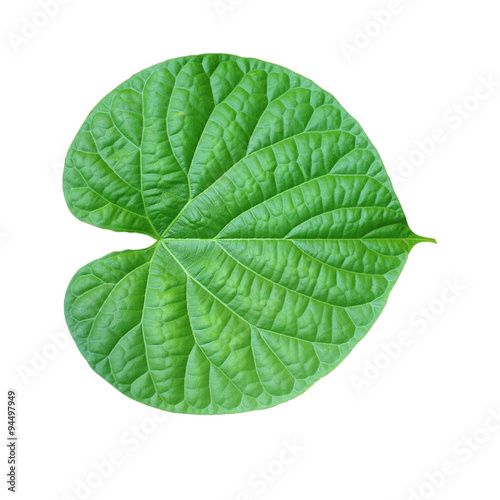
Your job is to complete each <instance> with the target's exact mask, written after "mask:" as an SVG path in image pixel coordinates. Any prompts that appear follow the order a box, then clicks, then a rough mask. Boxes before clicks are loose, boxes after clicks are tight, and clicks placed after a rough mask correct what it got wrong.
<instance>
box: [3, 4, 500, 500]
mask: <svg viewBox="0 0 500 500" xmlns="http://www.w3.org/2000/svg"><path fill="white" fill-rule="evenodd" d="M57 1H58V0H57ZM62 3H63V2H62V0H61V1H60V2H59V3H58V4H57V5H59V7H58V12H56V13H55V14H54V15H53V17H51V18H50V19H49V20H48V21H47V22H46V24H45V25H44V26H42V27H40V28H35V30H34V32H33V30H32V32H30V33H28V34H29V35H30V37H31V38H27V37H25V38H24V40H23V39H22V38H21V37H23V36H24V35H23V26H25V25H26V22H27V21H26V19H27V20H28V21H30V20H32V19H33V18H35V19H36V20H37V22H38V23H39V24H40V22H41V23H42V24H43V21H44V19H43V17H44V16H43V14H42V15H41V17H40V14H39V13H40V12H43V11H41V7H40V4H39V2H38V0H16V1H14V0H5V1H4V2H2V6H1V7H0V19H1V37H2V43H1V47H0V50H1V54H2V78H1V79H0V90H1V92H0V100H1V113H0V117H1V127H2V128H1V134H0V137H1V141H2V155H1V181H0V190H1V192H0V204H1V211H0V213H1V216H0V217H1V220H0V234H1V237H0V239H1V243H0V259H1V264H2V265H1V277H0V280H1V296H0V303H1V308H2V313H1V333H2V358H3V359H2V370H3V375H4V376H3V379H2V387H3V389H4V390H3V391H2V394H3V396H2V397H3V398H4V404H3V406H4V408H5V407H6V393H5V391H6V390H7V388H10V387H14V388H16V389H17V391H18V433H19V436H20V439H19V460H20V463H19V477H18V481H19V484H18V498H21V499H26V500H28V499H29V500H31V499H34V498H36V499H42V500H45V499H47V500H48V499H61V500H62V499H66V500H68V499H70V498H72V499H76V498H84V497H86V498H91V499H94V498H95V499H115V498H116V499H118V498H120V499H123V498H125V499H128V498H152V499H167V498H175V499H176V500H184V499H189V500H191V499H196V498H203V499H207V500H236V499H239V500H246V499H249V498H251V499H261V500H266V499H273V500H281V499H283V500H284V499H286V500H299V499H300V500H302V499H304V498H317V499H332V500H333V499H337V498H339V499H342V500H365V499H370V500H393V499H394V500H398V499H400V500H405V499H409V498H412V500H418V499H419V498H426V499H428V498H436V499H442V500H448V499H449V500H469V499H471V498H480V499H481V500H490V499H491V500H493V499H495V500H498V498H500V483H499V481H498V470H499V465H500V426H499V425H498V424H497V425H496V426H494V425H493V423H492V422H493V420H492V418H490V419H489V420H488V418H489V417H488V415H489V414H494V413H495V412H496V414H497V415H498V413H499V411H500V393H499V381H500V363H499V352H500V338H499V327H498V317H499V316H498V314H499V303H498V300H499V294H498V281H499V279H500V273H499V265H498V251H499V247H498V242H499V241H498V233H499V228H498V197H499V195H498V191H499V188H500V186H499V181H500V175H499V160H498V159H499V154H498V147H499V146H498V144H499V139H500V137H499V132H500V126H499V116H500V97H499V94H500V86H499V82H500V67H499V65H500V58H499V48H500V45H499V44H500V30H499V29H498V19H499V14H500V6H499V5H498V3H497V2H494V1H493V0H474V1H472V0H470V1H461V2H457V1H456V0H441V1H439V2H435V1H431V0H413V1H410V0H401V1H400V2H399V6H398V1H397V0H393V1H390V0H358V1H355V2H353V1H352V0H336V1H330V0H321V1H320V0H308V1H298V0H239V1H238V0H221V1H220V2H219V4H218V5H219V6H218V8H216V6H214V3H213V1H212V0H197V1H186V0H184V1H180V0H179V1H177V2H172V1H166V0H141V1H140V2H139V1H131V0H106V1H103V0H85V1H84V0H65V2H64V3H65V4H64V5H62ZM389 8H391V10H392V12H393V13H392V14H390V15H389V17H388V15H387V12H384V13H382V15H378V16H377V15H376V14H377V13H380V11H387V10H388V9H389ZM37 16H38V17H37ZM375 17H376V18H377V19H378V20H375ZM23 18H26V19H23ZM381 24H384V25H385V26H381ZM26 30H27V28H24V33H25V34H26ZM366 31H368V32H369V35H368V36H366V35H365V36H363V35H362V33H363V32H366ZM205 52H226V53H233V54H237V55H241V56H251V57H256V58H260V59H264V60H267V61H271V62H274V63H277V64H280V65H283V66H286V67H288V68H290V69H292V70H294V71H296V72H298V73H300V74H303V75H305V76H307V77H309V78H311V79H312V80H313V81H315V82H316V83H317V84H319V85H320V86H321V87H323V88H325V89H327V90H328V91H330V92H331V93H332V94H334V95H335V96H336V97H337V98H338V99H339V101H340V102H341V103H342V104H343V105H344V106H345V108H346V109H347V110H348V111H349V112H350V113H351V114H352V115H353V116H354V117H355V118H356V119H357V120H359V122H360V123H361V125H362V126H363V128H364V129H365V131H366V132H367V134H368V136H369V137H370V138H371V140H372V141H373V143H374V144H375V146H376V147H377V148H378V149H379V151H380V153H381V155H382V158H383V159H384V161H385V164H386V167H387V169H388V171H389V173H390V175H391V177H392V178H393V180H394V182H395V189H396V192H397V194H398V196H399V198H400V200H401V203H402V205H403V207H404V209H405V212H406V214H407V217H408V220H409V223H410V225H411V227H412V229H413V230H414V231H415V232H417V233H419V234H423V235H425V236H431V237H435V238H436V239H437V240H438V243H439V244H438V245H431V244H422V245H419V246H418V247H417V248H415V249H414V250H413V251H412V253H411V255H410V258H409V261H408V264H407V266H406V267H405V269H404V271H403V273H402V276H401V278H400V280H399V282H398V284H397V285H396V287H395V289H394V291H393V293H392V295H391V297H390V299H389V302H388V305H387V307H386V309H385V310H384V313H383V314H382V316H381V317H380V319H379V321H378V322H377V323H376V325H375V326H374V327H373V328H372V330H371V331H370V333H369V334H368V335H367V337H366V338H365V339H364V340H363V341H362V342H361V343H360V344H359V346H358V347H357V348H356V349H355V350H354V352H353V353H352V354H351V355H350V356H349V357H348V358H347V359H346V360H345V361H344V362H343V363H342V364H341V366H340V367H339V368H337V369H336V370H335V371H334V372H333V373H332V374H330V375H329V376H327V377H326V378H324V379H322V380H321V381H320V382H318V383H317V384H316V385H315V386H314V387H313V388H311V389H310V390H309V391H308V392H306V393H305V394H304V395H303V396H300V397H298V398H296V399H294V400H292V401H290V402H288V403H285V404H282V405H280V406H278V407H276V408H273V409H270V410H265V411H258V412H251V413H247V414H240V415H232V416H215V417H200V416H186V415H175V414H167V413H155V412H154V411H152V409H150V408H149V407H146V406H143V405H141V404H139V403H137V402H134V401H132V400H130V399H128V398H126V397H124V396H123V395H122V394H121V393H119V392H118V391H117V390H115V389H114V388H112V387H111V386H110V385H109V384H107V383H106V382H104V381H103V380H102V379H100V378H99V377H98V376H97V375H96V374H95V373H94V372H93V371H92V370H91V369H90V368H89V367H88V365H87V363H86V362H85V360H84V359H83V357H82V356H81V355H80V353H79V352H78V350H77V348H76V346H75V345H74V343H73V341H72V340H70V339H68V337H67V333H65V332H66V329H65V323H64V317H63V298H64V293H65V288H66V286H67V284H68V282H69V280H70V278H71V277H72V275H73V273H74V272H76V270H77V269H78V268H80V267H81V266H82V265H84V264H86V263H87V262H89V261H91V260H93V259H95V258H98V257H100V256H102V255H105V254H106V253H108V252H111V251H114V250H121V249H125V248H141V247H144V246H146V245H148V244H149V240H148V238H147V237H146V236H140V235H131V234H124V233H113V232H110V231H105V230H102V229H98V228H95V227H91V226H89V225H86V224H83V223H81V222H79V221H78V220H77V219H75V218H74V217H73V216H72V215H71V214H70V212H69V211H68V209H67V207H66V205H65V202H64V199H63V194H62V189H61V174H62V164H63V162H64V157H65V153H66V150H67V148H68V147H69V145H70V143H71V141H72V139H73V137H74V135H75V134H76V132H77V131H78V129H79V127H80V125H81V123H82V122H83V120H84V119H85V117H86V116H87V114H88V112H89V111H90V110H91V109H92V108H93V106H94V105H95V104H96V103H97V102H98V101H99V100H100V99H101V98H102V97H103V96H104V95H105V94H107V93H108V92H109V91H111V90H112V89H113V88H114V87H115V86H117V85H118V84H120V83H121V82H122V81H124V80H125V79H127V78H128V77H130V76H131V75H132V74H134V73H136V72H137V71H139V70H142V69H144V68H146V67H148V66H150V65H152V64H155V63H157V62H160V61H163V60H165V59H170V58H173V57H178V56H183V55H188V54H198V53H205ZM488 79H489V80H490V81H492V82H493V84H490V86H491V87H492V88H491V89H490V90H489V91H487V90H486V88H485V87H484V85H483V86H481V85H482V84H481V83H480V82H481V81H484V80H488ZM495 82H497V83H496V84H495ZM478 86H479V87H478ZM476 92H478V95H480V97H481V100H478V99H477V98H476V97H474V94H475V93H476ZM464 103H465V108H464V107H463V106H464ZM460 113H462V114H460ZM435 129H440V130H441V132H439V131H438V132H435ZM433 136H436V137H439V138H440V139H439V142H440V143H439V144H437V145H436V144H434V146H433V145H432V144H430V143H429V140H432V137H433ZM416 141H421V142H422V141H423V142H424V143H425V144H426V145H427V153H426V154H425V155H424V156H423V154H422V153H420V154H419V153H418V152H415V151H418V147H417V145H416ZM403 158H406V159H407V160H408V159H410V160H409V161H410V162H411V163H410V165H409V166H408V165H406V166H405V167H403V166H402V164H403V160H402V159H403ZM404 332H406V333H407V335H406V337H405V338H406V339H410V340H407V342H406V345H405V346H404V347H401V348H396V346H395V345H394V342H398V339H400V337H401V335H402V334H404ZM54 339H56V342H55V341H54ZM391 343H392V344H391ZM387 344H390V345H391V346H392V350H393V359H391V358H389V357H388V356H387V355H386V354H384V352H385V351H384V345H386V348H387ZM368 367H370V368H368ZM367 377H368V378H369V380H368V378H367ZM4 415H5V411H4V413H3V414H2V417H1V422H2V426H5V427H6V417H5V416H4ZM165 417H167V418H165ZM499 418H500V417H499ZM153 419H156V420H153ZM159 419H161V420H162V422H161V423H158V422H157V420H159ZM485 425H487V427H488V429H489V430H485V427H484V426H485ZM5 427H4V429H5ZM136 427H137V428H139V429H142V430H140V437H133V433H134V432H135V430H136ZM4 433H5V430H2V435H4ZM467 436H470V439H471V440H472V441H470V442H467V441H466V440H467V439H468V438H467ZM284 443H288V446H291V447H295V448H296V453H295V455H293V454H291V453H289V452H288V453H285V452H284V451H283V450H285V449H286V445H285V444H284ZM478 443H480V444H478ZM2 449H4V451H3V452H2V454H1V455H2V456H0V459H1V460H2V463H3V464H5V463H6V457H4V456H3V455H6V451H7V450H6V448H5V447H4V446H2ZM110 456H111V458H114V459H117V460H114V461H115V465H114V466H113V470H112V471H110V470H108V469H109V467H107V468H106V467H105V469H106V470H101V472H100V473H98V472H96V469H95V467H96V464H99V463H102V462H105V461H109V460H110ZM283 459H285V461H286V462H287V463H283ZM445 462H448V463H447V465H445V468H447V471H448V472H450V470H452V471H453V472H452V473H449V474H448V475H446V476H443V475H442V474H440V473H436V471H438V470H440V469H442V467H443V463H445ZM98 467H99V466H98ZM2 471H5V472H6V465H5V466H4V465H3V466H2ZM266 471H267V472H266ZM104 475H106V476H107V477H103V476H104ZM259 475H260V476H261V478H262V479H260V480H257V478H258V477H259ZM264 475H265V477H267V479H265V478H264ZM430 476H433V478H434V479H433V481H434V483H435V484H439V487H437V486H435V485H434V486H433V485H432V483H431V482H430V479H428V478H429V477H430ZM2 477H4V478H5V476H4V472H3V473H2ZM86 482H90V484H91V486H90V489H88V488H87V487H84V486H82V484H83V483H86ZM78 485H80V486H79V487H78ZM6 486H7V485H6V484H5V483H4V480H2V485H1V488H2V490H4V491H5V490H6ZM412 490H415V492H416V493H415V494H413V493H411V491H412ZM245 495H246V496H245Z"/></svg>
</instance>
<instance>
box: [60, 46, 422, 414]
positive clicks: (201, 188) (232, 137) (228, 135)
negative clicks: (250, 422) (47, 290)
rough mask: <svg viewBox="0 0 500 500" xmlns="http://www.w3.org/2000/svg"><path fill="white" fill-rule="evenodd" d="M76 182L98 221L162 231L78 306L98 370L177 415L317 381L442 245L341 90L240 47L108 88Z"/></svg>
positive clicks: (232, 405) (283, 393) (90, 277)
mask: <svg viewBox="0 0 500 500" xmlns="http://www.w3.org/2000/svg"><path fill="white" fill-rule="evenodd" d="M64 192H65V196H66V200H67V203H68V206H69V208H70V210H71V211H72V212H73V213H74V214H75V216H76V217H78V218H79V219H81V220H82V221H85V222H88V223H90V224H93V225H96V226H99V227H101V228H107V229H112V230H114V231H129V232H140V233H144V234H147V235H149V236H152V237H153V238H155V240H156V242H155V243H154V244H153V245H152V246H151V247H150V248H147V249H145V250H127V251H123V252H117V253H113V254H110V255H107V256H105V257H103V258H101V259H98V260H96V261H94V262H92V263H90V264H88V265H87V266H85V267H83V268H82V269H81V270H80V271H78V273H77V274H76V275H75V276H74V278H73V280H72V281H71V283H70V285H69V288H68V292H67V296H66V303H65V311H66V318H67V322H68V325H69V328H70V331H71V333H72V335H73V337H74V339H75V341H76V343H77V345H78V347H79V349H80V351H81V352H82V354H83V355H84V356H85V358H86V359H87V361H88V362H89V364H90V366H91V367H92V368H93V369H94V370H95V371H96V372H97V373H98V374H99V375H101V376H102V377H104V378H105V379H106V380H107V381H108V382H110V383H111V384H112V385H114V386H115V387H116V388H117V389H119V390H120V391H122V392H123V393H124V394H126V395H128V396H130V397H131V398H133V399H136V400H138V401H141V402H143V403H146V404H148V405H152V406H155V407H157V408H162V409H164V410H168V411H174V412H184V413H200V414H214V413H233V412H241V411H248V410H254V409H260V408H267V407H270V406H273V405H276V404H278V403H281V402H283V401H286V400H289V399H291V398H293V397H295V396H297V395H298V394H300V393H302V392H303V391H305V390H306V389H307V388H308V387H310V386H311V385H312V384H313V383H314V382H316V381H317V380H318V379H319V378H321V377H322V376H324V375H325V374H327V373H328V372H330V371H331V370H333V369H334V368H335V367H336V366H337V365H338V364H339V363H340V361H342V359H344V358H345V357H346V356H347V354H348V353H349V352H350V351H351V350H352V348H353V347H354V346H355V345H356V343H357V342H358V341H359V340H360V339H361V338H362V337H363V336H364V335H365V334H366V333H367V331H368V330H369V329H370V327H371V326H372V325H373V323H374V322H375V320H376V318H377V317H378V316H379V314H380V312H381V311H382V309H383V307H384V305H385V303H386V301H387V298H388V295H389V292H390V290H391V289H392V287H393V285H394V283H395V281H396V279H397V278H398V276H399V274H400V272H401V270H402V268H403V265H404V263H405V261H406V258H407V256H408V253H409V252H410V250H411V248H412V247H413V246H414V245H415V244H416V243H418V242H421V241H430V240H429V239H427V238H421V237H419V236H417V235H415V234H414V233H413V232H412V231H411V230H410V228H409V227H408V224H407V222H406V218H405V215H404V213H403V210H402V208H401V205H400V204H399V201H398V199H397V197H396V195H395V193H394V190H393V188H392V185H391V182H390V180H389V178H388V176H387V173H386V171H385V169H384V167H383V165H382V162H381V160H380V157H379V155H378V153H377V151H376V150H375V148H374V147H373V146H372V145H371V143H370V141H369V140H368V138H367V137H366V135H365V134H364V132H363V131H362V129H361V128H360V126H359V125H358V123H357V122H356V121H355V120H354V119H353V118H352V117H351V116H350V115H349V114H348V113H347V112H346V111H345V110H344V109H343V108H342V107H341V106H340V104H339V103H338V102H337V101H336V100H335V98H333V97H332V96H331V95H330V94H329V93H327V92H325V91H324V90H322V89H320V88H319V87H318V86H316V85H315V84H314V83H312V82H311V81H310V80H307V79H306V78H303V77H301V76H299V75H297V74H295V73H293V72H291V71H289V70H286V69H284V68H282V67H279V66H276V65H273V64H269V63H265V62H262V61H259V60H255V59H244V58H239V57H235V56H229V55H221V54H211V55H202V56H194V57H185V58H180V59H173V60H170V61H167V62H165V63H162V64H159V65H157V66H154V67H152V68H149V69H147V70H145V71H143V72H141V73H139V74H137V75H135V76H134V77H132V78H131V79H130V80H128V81H126V82H125V83H124V84H122V85H121V86H120V87H118V88H117V89H115V90H114V91H113V92H112V93H111V94H109V95H108V96H107V97H105V98H104V99H103V100H102V101H101V102H100V103H99V104H98V105H97V107H96V108H95V109H94V110H93V111H92V113H91V114H90V115H89V117H88V118H87V120H86V121H85V123H84V125H83V126H82V128H81V130H80V131H79V133H78V135H77V137H76V138H75V140H74V142H73V144H72V146H71V148H70V151H69V153H68V156H67V161H66V166H65V171H64Z"/></svg>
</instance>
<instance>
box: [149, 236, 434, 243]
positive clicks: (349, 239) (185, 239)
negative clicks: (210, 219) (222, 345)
mask: <svg viewBox="0 0 500 500" xmlns="http://www.w3.org/2000/svg"><path fill="white" fill-rule="evenodd" d="M177 241H186V242H188V241H215V242H216V241H418V242H430V243H435V242H436V241H435V240H434V238H424V237H418V236H417V237H411V238H410V237H406V238H405V237H403V238H364V237H361V238H290V237H283V238H160V239H158V242H160V243H168V242H177Z"/></svg>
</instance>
